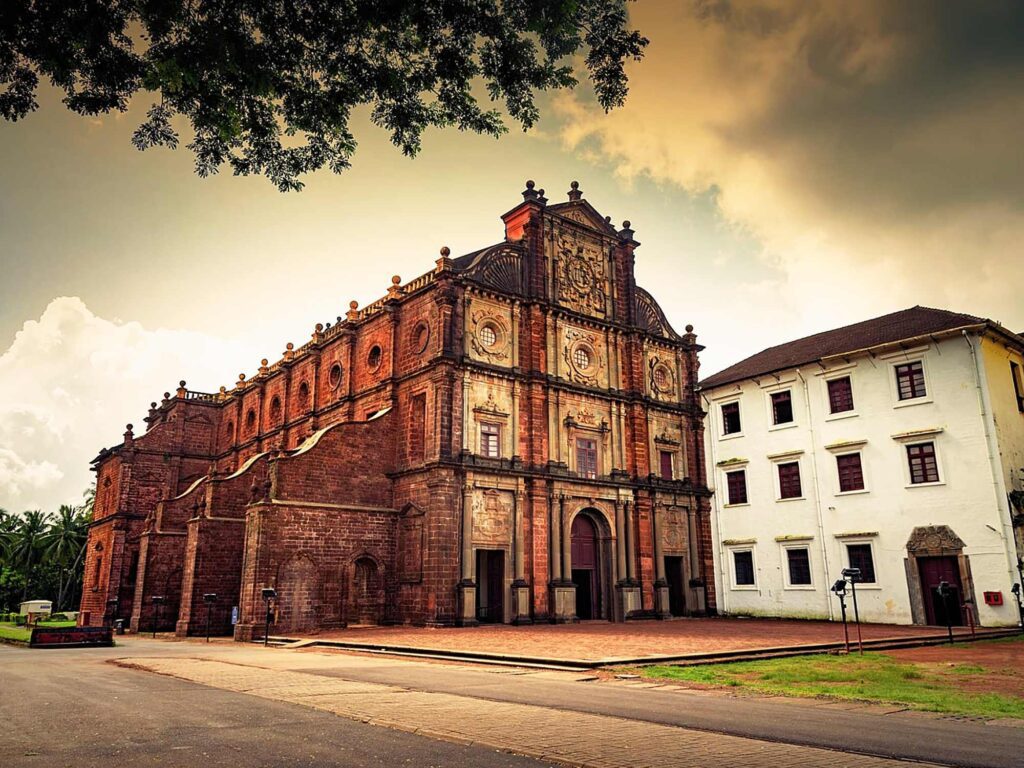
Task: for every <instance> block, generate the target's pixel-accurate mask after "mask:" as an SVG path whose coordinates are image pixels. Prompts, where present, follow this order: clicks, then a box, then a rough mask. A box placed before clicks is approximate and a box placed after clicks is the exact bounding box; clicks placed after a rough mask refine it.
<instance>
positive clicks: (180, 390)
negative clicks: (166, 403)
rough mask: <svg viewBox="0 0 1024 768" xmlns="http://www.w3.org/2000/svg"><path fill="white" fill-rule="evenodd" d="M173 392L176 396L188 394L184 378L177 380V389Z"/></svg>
mask: <svg viewBox="0 0 1024 768" xmlns="http://www.w3.org/2000/svg"><path fill="white" fill-rule="evenodd" d="M174 394H176V395H177V396H178V397H184V396H185V395H187V394H188V390H187V389H185V380H184V379H182V380H181V381H179V382H178V389H177V391H176V392H175V393H174Z"/></svg>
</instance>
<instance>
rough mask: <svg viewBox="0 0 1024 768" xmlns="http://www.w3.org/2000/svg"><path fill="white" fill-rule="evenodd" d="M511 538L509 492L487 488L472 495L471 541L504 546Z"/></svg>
mask: <svg viewBox="0 0 1024 768" xmlns="http://www.w3.org/2000/svg"><path fill="white" fill-rule="evenodd" d="M511 540H512V504H511V500H510V499H509V494H507V493H503V492H502V491H497V490H493V489H491V490H487V491H484V492H483V493H478V494H475V495H474V497H473V541H474V542H475V543H477V544H491V545H496V546H505V545H507V544H508V543H509V542H510V541H511Z"/></svg>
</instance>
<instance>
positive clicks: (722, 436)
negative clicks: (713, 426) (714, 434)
mask: <svg viewBox="0 0 1024 768" xmlns="http://www.w3.org/2000/svg"><path fill="white" fill-rule="evenodd" d="M741 401H742V398H741V397H733V398H729V399H728V400H720V401H719V402H717V403H716V405H717V406H718V420H719V427H718V439H719V440H733V439H735V438H737V437H743V430H744V427H745V425H746V423H747V422H746V419H744V418H743V404H742V402H741ZM733 403H735V404H736V407H737V408H738V409H739V413H740V431H739V432H730V433H729V434H726V433H725V415H724V414H723V413H722V408H724V407H725V406H727V405H732V404H733Z"/></svg>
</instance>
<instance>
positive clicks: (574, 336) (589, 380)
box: [562, 328, 604, 386]
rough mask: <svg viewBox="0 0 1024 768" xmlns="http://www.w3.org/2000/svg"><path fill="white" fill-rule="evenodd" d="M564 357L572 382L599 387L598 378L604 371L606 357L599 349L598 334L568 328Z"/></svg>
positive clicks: (563, 350)
mask: <svg viewBox="0 0 1024 768" xmlns="http://www.w3.org/2000/svg"><path fill="white" fill-rule="evenodd" d="M562 356H563V357H564V359H565V364H566V371H567V372H568V374H569V378H570V379H571V380H573V381H576V382H579V383H580V384H590V385H591V386H596V385H597V383H598V376H599V375H600V373H601V371H603V370H604V355H602V354H601V351H600V349H599V347H598V337H597V335H596V334H593V333H589V332H587V331H582V330H579V329H577V328H566V329H565V342H564V344H563V348H562Z"/></svg>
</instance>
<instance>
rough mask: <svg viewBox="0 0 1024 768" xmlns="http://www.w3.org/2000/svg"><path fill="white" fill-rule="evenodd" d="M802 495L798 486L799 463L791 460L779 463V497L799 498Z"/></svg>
mask: <svg viewBox="0 0 1024 768" xmlns="http://www.w3.org/2000/svg"><path fill="white" fill-rule="evenodd" d="M803 495H804V494H803V490H802V489H801V488H800V463H799V462H796V461H791V462H788V463H786V464H779V498H780V499H799V498H800V497H801V496H803Z"/></svg>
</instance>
